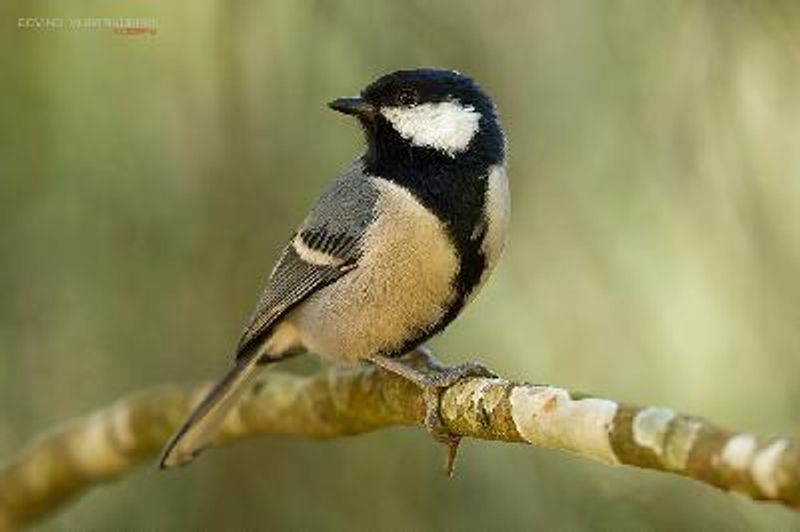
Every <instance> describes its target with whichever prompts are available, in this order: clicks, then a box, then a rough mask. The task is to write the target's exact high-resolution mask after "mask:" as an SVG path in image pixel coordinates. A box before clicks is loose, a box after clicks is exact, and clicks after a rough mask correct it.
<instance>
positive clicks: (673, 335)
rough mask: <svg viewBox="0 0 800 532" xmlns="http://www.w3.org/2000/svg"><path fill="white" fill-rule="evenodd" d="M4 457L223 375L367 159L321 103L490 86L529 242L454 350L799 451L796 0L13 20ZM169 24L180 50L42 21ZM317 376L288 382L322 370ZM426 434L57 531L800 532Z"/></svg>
mask: <svg viewBox="0 0 800 532" xmlns="http://www.w3.org/2000/svg"><path fill="white" fill-rule="evenodd" d="M0 15H2V20H3V21H4V24H3V28H2V29H0V65H2V78H3V83H2V85H0V96H2V97H0V250H2V260H1V261H0V294H1V296H0V349H1V350H2V354H0V456H4V455H9V454H10V453H12V452H13V451H14V450H15V449H17V448H19V447H20V446H21V445H22V444H23V443H24V442H26V441H27V440H28V439H30V438H31V437H33V436H34V435H35V434H37V433H38V432H40V431H42V430H44V429H46V428H47V427H49V426H50V425H52V424H53V423H56V422H59V421H61V420H64V419H67V418H69V417H72V416H75V415H78V414H81V413H84V412H87V411H90V410H92V409H94V408H96V407H98V406H101V405H104V404H107V403H109V402H110V401H112V400H113V399H114V398H116V397H119V396H121V395H123V394H126V393H128V392H131V391H134V390H137V389H140V388H143V387H147V386H151V385H154V384H157V383H161V382H167V381H194V380H198V379H207V378H212V377H216V376H217V375H219V374H220V372H221V371H222V370H223V368H224V367H226V366H227V364H228V363H229V356H230V354H231V353H230V351H231V348H232V346H233V345H234V343H235V341H236V339H237V335H238V333H239V331H240V327H241V326H242V323H243V320H244V319H245V318H246V317H247V315H248V313H249V311H250V310H251V305H252V304H253V303H254V300H255V298H256V296H257V293H258V290H259V289H260V286H261V284H262V283H263V281H264V276H265V273H266V272H268V270H269V268H270V266H271V264H272V262H273V261H274V260H275V258H276V257H277V254H278V252H279V250H280V248H281V246H282V244H283V243H284V242H285V241H286V239H287V238H288V236H289V234H290V232H291V231H292V230H293V229H294V227H295V226H296V224H297V223H299V222H300V221H301V219H302V218H303V216H304V213H305V210H306V209H307V207H308V206H309V204H310V203H311V202H312V201H313V200H314V198H315V196H316V195H317V194H318V192H319V191H320V189H321V188H322V187H323V186H324V184H325V183H326V181H328V180H329V179H330V178H331V177H332V176H334V175H335V173H336V171H337V170H338V169H340V168H342V167H343V166H345V165H346V164H347V163H348V162H349V160H351V159H352V158H353V157H354V156H355V154H356V153H357V151H358V150H359V149H360V143H361V138H360V133H359V131H358V128H357V127H356V126H355V124H353V123H352V122H351V121H349V120H347V119H345V118H344V117H341V116H337V115H335V114H334V113H331V112H329V111H328V110H327V109H326V108H325V102H326V101H328V100H329V99H331V98H333V97H335V96H339V95H346V94H352V93H354V92H356V91H357V90H358V89H359V88H360V87H361V86H363V85H364V84H365V83H366V82H368V81H370V80H371V79H373V78H375V77H376V76H378V75H380V74H381V73H384V72H387V71H391V70H394V69H397V68H401V67H410V66H419V65H423V66H440V67H447V68H455V69H458V70H461V71H463V72H466V73H469V74H470V75H472V76H474V77H475V78H476V79H478V80H479V81H480V83H481V84H482V85H483V86H484V87H485V88H486V89H487V90H488V91H490V92H491V93H492V94H493V95H494V97H495V99H496V101H497V103H498V105H499V108H500V110H501V113H502V117H503V119H504V123H505V125H506V127H507V129H508V136H509V141H510V149H511V171H510V175H511V178H512V188H513V198H514V213H513V220H512V234H511V239H510V246H509V248H508V251H507V254H506V256H505V257H504V261H503V262H502V265H501V266H500V268H499V269H498V271H497V272H496V274H495V276H494V279H493V281H492V282H491V283H490V285H489V286H488V287H487V289H486V290H485V291H484V294H483V295H482V297H480V298H479V299H478V301H477V303H476V304H475V305H473V306H472V308H471V309H469V310H468V311H467V313H466V314H465V315H464V316H463V317H462V318H461V319H460V320H459V321H458V322H457V323H456V324H454V325H453V326H452V327H451V328H450V329H449V330H448V331H447V333H446V334H444V335H443V336H442V337H440V338H438V339H437V340H436V341H435V342H434V344H433V346H434V347H435V349H436V350H437V352H438V353H439V354H440V356H441V357H442V358H444V359H446V360H448V361H451V362H455V361H460V360H464V359H468V358H473V357H478V358H480V359H482V360H484V361H485V362H487V363H488V364H489V366H490V367H492V368H494V369H495V370H497V371H498V372H500V373H502V374H504V375H508V376H511V377H515V378H521V379H522V378H524V379H526V380H532V381H536V382H548V383H554V384H559V385H563V386H568V387H571V388H577V389H583V390H586V391H591V392H594V393H598V394H603V395H606V396H609V397H615V398H619V399H624V400H629V401H636V402H640V403H657V404H658V403H660V404H665V405H669V406H672V407H675V408H679V409H681V410H685V411H688V412H694V413H698V414H702V415H706V416H708V417H711V418H713V419H715V420H717V421H719V422H722V423H725V424H729V425H732V426H737V427H741V428H749V429H752V430H757V431H760V432H764V433H785V434H789V435H794V436H800V424H799V423H798V416H797V405H798V404H800V403H799V402H800V386H798V377H797V376H798V374H800V354H799V353H800V327H798V321H799V319H800V281H798V272H800V224H798V214H797V213H798V212H800V149H798V146H800V98H798V94H800V68H798V66H800V64H799V63H800V61H799V59H800V55H798V54H799V53H800V52H798V50H800V37H798V35H800V5H798V4H797V3H796V2H791V1H789V0H787V1H784V2H763V3H756V2H744V1H741V2H736V1H705V2H704V1H701V0H691V1H690V0H674V1H669V2H659V1H650V2H645V1H640V0H629V1H622V0H614V1H589V0H586V1H578V0H570V1H564V2H561V1H559V2H556V1H554V0H550V1H537V2H527V1H521V0H520V1H498V2H482V3H465V2H456V1H445V2H437V3H435V4H433V3H429V2H422V1H419V0H414V1H409V2H402V3H400V2H369V3H368V2H356V1H355V0H349V1H343V2H337V3H328V2H313V1H305V2H304V1H299V2H289V1H288V0H285V1H266V0H265V1H243V2H236V3H233V2H231V3H227V2H223V1H221V0H217V1H214V0H203V1H199V0H198V1H194V2H188V1H175V2H158V3H156V2H113V3H112V2H101V1H99V0H94V1H86V2H80V3H79V2H75V1H70V2H64V1H58V2H57V1H45V0H42V1H37V2H29V1H26V0H5V1H4V2H3V3H2V4H0ZM25 16H31V17H58V16H64V17H67V16H142V17H157V18H158V20H159V29H158V33H157V34H156V35H153V36H148V35H140V36H123V35H117V34H114V33H113V32H111V31H78V30H69V29H64V30H60V31H57V30H51V31H45V30H33V29H19V28H17V27H16V20H17V18H18V17H25ZM314 364H315V362H314V359H313V358H312V357H306V359H305V360H301V361H298V362H296V363H292V364H290V368H291V369H293V370H296V371H309V370H313V367H314ZM440 459H441V451H440V449H439V448H438V447H437V446H435V445H434V444H433V443H432V442H431V441H430V440H429V439H428V437H427V436H426V435H425V434H424V433H423V431H420V430H410V429H406V430H400V429H398V430H392V431H386V432H382V433H380V434H374V435H368V436H365V437H359V438H354V439H351V440H339V441H333V442H322V443H319V442H316V443H315V442H299V441H288V440H287V441H282V440H267V439H261V440H258V441H253V442H250V443H246V444H241V445H238V446H235V447H233V448H226V449H224V450H220V451H217V452H209V453H208V454H207V455H204V456H203V459H202V460H200V461H199V462H198V463H197V464H195V465H194V466H193V467H191V468H189V469H187V470H184V471H180V472H177V473H169V474H163V473H160V472H157V471H156V470H155V468H150V469H144V470H142V471H141V472H139V473H138V474H136V475H134V476H133V477H131V478H129V479H126V480H125V481H124V482H120V483H118V484H115V485H112V486H108V487H105V488H102V489H98V490H95V491H92V492H90V493H89V494H88V495H86V496H85V497H84V498H83V499H82V500H81V501H80V503H79V504H77V505H75V506H73V507H71V508H70V509H69V510H68V511H66V512H64V513H62V514H60V515H59V516H57V517H56V518H55V519H53V520H52V521H50V522H49V523H47V524H46V525H45V526H44V527H43V529H45V530H60V529H86V528H91V529H128V530H130V529H151V530H152V529H162V530H163V529H172V530H187V529H207V530H214V529H228V530H236V529H263V528H266V529H315V528H319V529H323V530H325V529H328V530H337V529H342V530H345V529H346V530H362V529H379V530H439V529H454V530H482V529H495V530H522V529H558V530H589V529H606V530H620V529H622V530H631V529H648V530H675V529H682V528H692V529H703V530H715V529H718V530H750V529H765V530H776V529H800V521H798V516H797V515H794V514H792V513H791V512H788V511H786V510H783V509H780V508H777V507H771V506H763V505H757V504H754V503H751V502H748V501H746V500H744V499H742V498H740V497H737V496H732V495H726V494H722V493H720V492H716V491H714V490H711V489H708V488H706V487H704V486H700V485H698V484H695V483H692V482H689V481H686V480H682V479H678V478H671V477H670V476H668V475H659V474H654V473H646V472H640V471H636V470H631V469H621V468H610V467H607V466H604V465H599V464H594V463H589V462H587V461H585V460H581V459H577V458H573V457H570V456H564V455H562V454H560V453H556V452H550V451H545V450H531V449H523V448H520V447H517V446H511V445H493V444H488V443H470V442H467V443H466V444H465V445H464V449H463V451H462V456H461V459H462V461H461V463H460V468H459V470H458V471H457V475H456V478H455V479H454V480H452V481H448V480H447V479H445V478H443V476H442V475H441V474H440V471H439V461H440Z"/></svg>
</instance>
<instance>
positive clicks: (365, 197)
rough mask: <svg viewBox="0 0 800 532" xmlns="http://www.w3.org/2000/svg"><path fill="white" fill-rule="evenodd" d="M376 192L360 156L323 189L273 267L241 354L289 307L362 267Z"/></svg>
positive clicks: (258, 341) (238, 351)
mask: <svg viewBox="0 0 800 532" xmlns="http://www.w3.org/2000/svg"><path fill="white" fill-rule="evenodd" d="M377 195H378V193H377V190H376V189H375V188H374V186H373V185H372V183H371V182H370V180H369V179H368V178H367V177H366V175H365V174H364V173H363V165H362V164H361V162H360V161H358V162H356V163H355V164H353V165H352V166H351V167H350V168H348V169H347V170H345V171H344V172H343V173H342V174H341V175H340V176H339V177H338V178H337V179H336V180H335V181H334V182H333V184H332V185H331V186H330V188H328V190H326V191H325V192H324V193H323V195H322V196H321V197H320V199H319V201H318V202H317V204H316V205H315V206H314V208H313V209H312V211H311V214H310V215H309V216H308V218H306V220H305V222H303V224H302V225H301V227H300V229H299V230H298V231H297V233H296V234H295V236H294V238H293V239H292V240H291V242H289V244H288V245H287V246H286V249H285V250H284V252H283V255H282V256H281V258H280V260H279V261H278V264H277V265H276V266H275V269H274V270H273V271H272V274H271V275H270V278H269V281H268V282H267V286H266V288H265V289H264V293H263V294H262V296H261V299H260V300H259V301H258V304H257V305H256V309H255V311H254V312H253V315H252V316H251V318H250V321H249V322H248V324H247V326H246V327H245V330H244V332H243V334H242V337H241V339H240V340H239V345H238V347H237V349H236V356H237V359H240V358H241V357H243V356H245V354H247V353H249V352H251V351H252V349H253V348H257V347H258V346H259V345H260V344H261V342H263V341H264V340H265V339H266V338H267V337H268V336H269V333H270V331H271V329H272V327H273V325H274V324H275V323H277V322H278V321H279V320H280V318H281V317H282V316H284V315H285V314H286V313H287V312H288V311H289V310H291V309H292V308H294V307H295V306H296V305H298V304H299V303H301V302H302V301H303V300H304V299H306V298H307V297H308V296H310V295H311V294H313V293H314V292H316V291H317V290H319V289H320V288H322V287H324V286H327V285H329V284H331V283H333V282H335V281H336V280H337V279H339V278H340V277H341V276H343V275H345V274H346V273H347V272H349V271H351V270H353V269H354V268H357V267H358V259H359V257H360V255H361V243H362V240H363V235H364V232H365V231H366V229H367V227H368V226H369V224H370V221H371V220H372V219H373V216H374V213H373V210H374V206H375V201H376V199H377Z"/></svg>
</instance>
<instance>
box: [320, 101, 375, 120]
mask: <svg viewBox="0 0 800 532" xmlns="http://www.w3.org/2000/svg"><path fill="white" fill-rule="evenodd" d="M328 107H330V108H331V109H333V110H334V111H339V112H340V113H344V114H346V115H353V116H358V117H361V118H371V117H372V116H373V115H374V114H375V108H374V107H373V106H372V105H371V104H369V103H367V101H366V100H364V98H361V97H360V96H352V97H349V98H337V99H335V100H333V101H332V102H328Z"/></svg>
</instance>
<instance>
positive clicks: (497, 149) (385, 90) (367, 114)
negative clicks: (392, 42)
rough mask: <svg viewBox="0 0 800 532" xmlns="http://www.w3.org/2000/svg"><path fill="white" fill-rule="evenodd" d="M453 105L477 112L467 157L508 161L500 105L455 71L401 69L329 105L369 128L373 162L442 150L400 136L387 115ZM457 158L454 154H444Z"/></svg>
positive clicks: (370, 151)
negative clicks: (505, 154) (384, 157)
mask: <svg viewBox="0 0 800 532" xmlns="http://www.w3.org/2000/svg"><path fill="white" fill-rule="evenodd" d="M444 102H452V103H454V104H458V105H460V106H462V107H464V108H467V109H469V110H470V111H471V112H474V113H477V114H476V115H475V116H477V117H479V120H478V122H477V133H476V134H475V136H474V138H472V140H471V141H470V143H469V146H468V148H465V150H464V152H465V154H469V153H467V152H472V153H471V155H476V153H475V152H476V151H477V152H478V154H483V155H486V156H487V157H488V158H490V159H493V160H492V161H487V162H491V163H494V162H497V161H498V160H502V158H503V151H504V140H503V134H502V130H501V129H500V125H499V123H498V120H497V115H496V111H495V107H494V104H493V103H492V100H491V99H490V98H489V96H488V95H487V94H486V93H485V92H483V90H481V88H480V87H479V86H478V85H477V83H475V82H474V81H473V80H472V79H471V78H469V77H468V76H465V75H463V74H461V73H459V72H456V71H454V70H437V69H430V68H421V69H413V70H398V71H396V72H392V73H391V74H386V75H384V76H381V77H380V78H378V79H377V80H375V81H374V82H372V83H370V84H369V85H368V86H367V87H366V88H364V90H362V91H361V95H360V96H358V97H352V98H340V99H338V100H334V101H333V102H331V103H330V104H329V105H330V107H331V108H332V109H334V110H337V111H339V112H343V113H345V114H350V115H355V116H357V117H358V118H359V120H360V122H361V124H362V125H363V127H364V130H365V133H366V136H367V143H368V145H369V153H368V155H370V156H371V157H381V156H382V154H383V155H385V156H391V157H394V158H398V157H399V158H400V159H403V158H404V157H403V155H404V154H408V156H410V157H413V153H411V152H410V151H409V150H414V152H417V151H436V150H435V148H432V147H426V146H420V145H419V144H414V143H413V139H409V138H408V137H407V136H406V135H403V134H402V132H398V131H397V128H396V127H395V126H393V125H392V124H391V123H390V122H389V120H388V119H387V112H389V111H398V110H399V111H402V110H404V109H412V108H414V107H417V106H420V105H424V104H439V103H444ZM440 155H443V156H445V157H449V158H454V157H455V155H454V153H452V152H450V153H444V154H440Z"/></svg>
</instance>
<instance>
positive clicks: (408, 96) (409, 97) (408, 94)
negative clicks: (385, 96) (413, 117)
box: [397, 89, 417, 107]
mask: <svg viewBox="0 0 800 532" xmlns="http://www.w3.org/2000/svg"><path fill="white" fill-rule="evenodd" d="M397 102H398V103H399V104H400V105H403V106H406V107H411V106H412V105H416V103H417V93H416V92H414V91H413V90H411V89H404V90H402V91H400V94H398V95H397Z"/></svg>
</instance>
